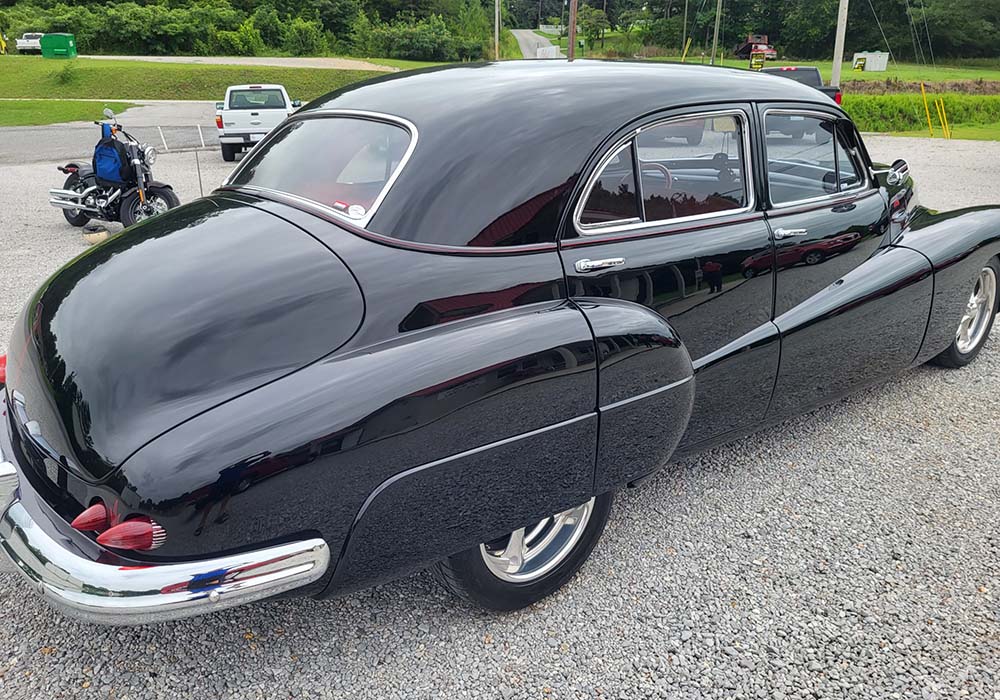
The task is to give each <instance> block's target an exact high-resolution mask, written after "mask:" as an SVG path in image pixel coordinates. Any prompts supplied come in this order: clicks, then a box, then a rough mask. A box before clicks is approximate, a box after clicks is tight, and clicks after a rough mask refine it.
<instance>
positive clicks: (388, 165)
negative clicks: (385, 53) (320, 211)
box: [228, 116, 411, 223]
mask: <svg viewBox="0 0 1000 700" xmlns="http://www.w3.org/2000/svg"><path fill="white" fill-rule="evenodd" d="M410 143H411V135H410V132H409V130H408V129H406V128H404V127H403V126H401V125H398V124H395V123H389V122H383V121H376V120H374V119H361V118H357V117H341V116H329V117H318V118H311V119H300V120H293V121H290V122H285V124H284V125H283V126H281V127H279V128H278V130H277V131H275V132H274V134H273V136H272V137H271V138H269V139H268V140H267V141H265V142H263V143H262V144H261V145H260V146H259V147H257V148H256V149H254V150H253V151H252V152H251V153H250V154H249V155H248V156H247V158H246V159H245V160H244V163H243V165H242V166H241V167H240V168H238V169H237V170H236V172H234V173H233V175H232V176H231V177H230V179H229V182H228V184H229V185H230V186H233V187H242V186H250V187H260V188H263V189H267V190H274V191H277V192H284V193H286V194H290V195H294V196H296V197H301V198H303V199H307V200H310V201H313V202H316V203H318V204H322V205H324V206H326V207H329V208H331V209H333V210H334V211H335V212H337V213H338V214H341V215H343V216H345V217H347V218H349V219H352V220H354V221H359V222H363V223H364V222H367V220H368V219H369V218H370V217H371V215H372V213H373V212H374V209H375V207H376V206H377V205H378V202H380V201H381V200H382V197H383V196H384V195H385V192H386V191H387V190H388V189H389V186H390V185H391V184H392V182H393V181H394V180H395V177H396V174H397V173H398V171H399V170H400V168H401V167H402V165H403V162H404V161H405V159H406V157H407V156H408V154H409V151H410V150H411V149H410Z"/></svg>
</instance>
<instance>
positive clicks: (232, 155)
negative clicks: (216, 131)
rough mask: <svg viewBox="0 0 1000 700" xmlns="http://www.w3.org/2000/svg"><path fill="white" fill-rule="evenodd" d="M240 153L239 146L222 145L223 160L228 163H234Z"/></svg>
mask: <svg viewBox="0 0 1000 700" xmlns="http://www.w3.org/2000/svg"><path fill="white" fill-rule="evenodd" d="M238 151H239V147H238V146H231V145H229V144H228V143H224V144H222V160H224V161H226V162H227V163H232V162H233V161H234V160H236V153H237V152H238Z"/></svg>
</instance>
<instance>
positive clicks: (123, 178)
mask: <svg viewBox="0 0 1000 700" xmlns="http://www.w3.org/2000/svg"><path fill="white" fill-rule="evenodd" d="M94 174H95V175H96V176H97V179H98V180H101V181H103V182H107V183H112V184H115V185H122V184H125V183H126V182H129V181H130V180H131V179H132V165H131V163H129V162H128V153H127V152H126V151H125V144H123V143H122V142H121V141H119V140H118V139H116V138H115V137H114V134H112V133H111V126H110V125H109V124H101V140H100V141H98V142H97V146H95V147H94Z"/></svg>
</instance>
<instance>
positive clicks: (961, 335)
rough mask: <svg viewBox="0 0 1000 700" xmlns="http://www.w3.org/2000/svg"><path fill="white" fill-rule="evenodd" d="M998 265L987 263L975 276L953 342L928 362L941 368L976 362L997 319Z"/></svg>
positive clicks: (999, 268) (962, 365) (996, 263)
mask: <svg viewBox="0 0 1000 700" xmlns="http://www.w3.org/2000/svg"><path fill="white" fill-rule="evenodd" d="M998 281H1000V263H998V262H997V259H996V258H993V259H992V260H990V261H989V262H988V263H987V264H986V267H984V268H983V269H982V271H981V272H980V273H979V277H977V278H976V282H975V285H974V286H973V289H972V295H971V296H970V297H969V301H968V303H967V304H966V305H965V312H964V314H963V315H962V320H961V321H959V324H958V330H957V331H955V340H954V341H953V342H952V344H951V345H950V346H949V347H948V349H947V350H945V351H944V352H943V353H941V354H940V355H938V356H937V357H935V358H934V359H933V360H932V362H933V363H934V364H937V365H941V366H942V367H964V366H965V365H967V364H969V363H970V362H972V361H973V360H974V359H976V356H977V355H978V354H979V352H980V351H981V350H982V349H983V346H984V345H985V344H986V340H987V339H988V338H989V337H990V331H991V330H992V329H993V322H994V321H995V320H996V316H997V283H998Z"/></svg>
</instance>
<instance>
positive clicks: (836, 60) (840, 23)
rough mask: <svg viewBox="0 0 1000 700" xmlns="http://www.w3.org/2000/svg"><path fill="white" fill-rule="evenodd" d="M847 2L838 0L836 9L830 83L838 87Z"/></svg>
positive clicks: (845, 30) (842, 63)
mask: <svg viewBox="0 0 1000 700" xmlns="http://www.w3.org/2000/svg"><path fill="white" fill-rule="evenodd" d="M847 2H848V0H840V9H839V10H838V11H837V37H836V39H834V40H833V71H832V73H831V74H830V85H832V86H833V87H840V69H841V67H842V66H843V65H844V35H845V34H847Z"/></svg>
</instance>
